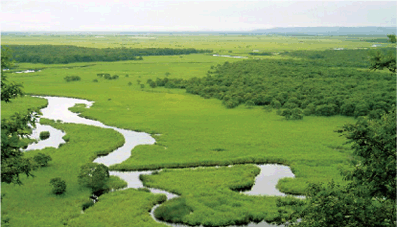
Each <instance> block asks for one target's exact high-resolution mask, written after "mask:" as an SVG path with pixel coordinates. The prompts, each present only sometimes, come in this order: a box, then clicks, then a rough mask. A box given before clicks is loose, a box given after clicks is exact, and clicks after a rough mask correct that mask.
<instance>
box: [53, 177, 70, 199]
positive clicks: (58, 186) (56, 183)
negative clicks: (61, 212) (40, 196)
mask: <svg viewBox="0 0 397 227" xmlns="http://www.w3.org/2000/svg"><path fill="white" fill-rule="evenodd" d="M50 184H51V185H52V193H54V194H55V195H61V194H63V193H65V191H66V182H65V181H64V180H62V179H61V178H59V177H57V178H52V179H51V180H50Z"/></svg>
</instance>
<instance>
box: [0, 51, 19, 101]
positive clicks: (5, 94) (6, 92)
mask: <svg viewBox="0 0 397 227" xmlns="http://www.w3.org/2000/svg"><path fill="white" fill-rule="evenodd" d="M12 66H13V61H12V53H11V50H10V49H9V48H7V47H3V46H2V47H1V72H0V73H1V101H4V102H10V99H13V98H16V97H18V96H23V95H24V93H23V91H22V85H21V84H17V83H14V82H7V77H6V76H5V75H4V74H5V73H6V72H5V71H4V70H7V69H10V68H11V67H12Z"/></svg>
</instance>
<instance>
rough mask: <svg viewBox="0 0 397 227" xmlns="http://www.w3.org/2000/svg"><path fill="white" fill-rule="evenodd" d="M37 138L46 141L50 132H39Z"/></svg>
mask: <svg viewBox="0 0 397 227" xmlns="http://www.w3.org/2000/svg"><path fill="white" fill-rule="evenodd" d="M39 137H40V139H41V140H45V139H48V138H50V132H49V131H43V132H40V135H39Z"/></svg>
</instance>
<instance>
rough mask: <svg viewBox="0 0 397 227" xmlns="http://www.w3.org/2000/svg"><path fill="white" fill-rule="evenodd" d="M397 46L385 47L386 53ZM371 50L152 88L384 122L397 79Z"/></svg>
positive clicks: (215, 71)
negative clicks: (380, 68)
mask: <svg viewBox="0 0 397 227" xmlns="http://www.w3.org/2000/svg"><path fill="white" fill-rule="evenodd" d="M389 51H392V52H393V53H392V54H394V55H395V51H396V50H395V48H392V49H384V50H382V52H385V53H387V52H389ZM369 53H370V51H368V50H345V51H295V52H290V53H284V54H285V55H289V56H294V57H298V58H299V59H302V60H279V59H268V60H244V61H238V62H234V63H229V62H226V63H225V64H223V65H217V66H212V67H211V70H210V71H208V74H207V76H206V77H203V78H192V79H189V80H183V79H174V78H164V79H160V78H157V80H156V81H153V80H149V81H148V84H149V85H150V86H151V87H157V86H165V87H167V88H184V89H186V92H187V93H191V94H197V95H200V96H202V97H204V98H216V99H220V100H222V101H223V104H224V105H225V106H226V107H227V108H234V107H236V106H238V105H240V104H245V105H246V106H254V105H258V106H272V107H273V108H276V109H280V111H281V114H282V115H286V116H287V117H288V116H290V115H291V114H293V113H294V112H296V113H299V114H298V115H297V117H299V118H301V117H302V113H303V114H304V115H319V116H332V115H345V116H355V117H358V116H365V115H370V116H371V117H372V118H379V117H380V116H381V115H382V114H383V113H385V112H387V111H388V110H390V108H392V106H393V105H395V100H396V77H395V75H393V74H392V75H390V74H389V73H378V72H374V71H370V70H369V69H368V68H369V59H368V58H369V55H368V54H369Z"/></svg>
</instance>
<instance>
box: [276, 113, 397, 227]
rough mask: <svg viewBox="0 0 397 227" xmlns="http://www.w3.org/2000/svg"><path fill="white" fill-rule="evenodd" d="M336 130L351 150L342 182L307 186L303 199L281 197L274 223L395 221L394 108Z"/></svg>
mask: <svg viewBox="0 0 397 227" xmlns="http://www.w3.org/2000/svg"><path fill="white" fill-rule="evenodd" d="M342 132H343V133H344V135H345V136H346V138H347V139H349V140H350V142H351V143H352V148H353V149H354V160H353V163H354V164H355V165H354V168H353V169H352V170H350V171H348V172H347V173H345V176H346V178H345V179H346V180H349V181H348V184H347V185H346V186H339V185H336V184H334V183H333V182H330V183H329V184H328V186H323V185H322V184H313V185H310V187H309V190H308V192H307V194H306V197H307V201H306V202H304V203H302V202H296V201H294V200H291V199H281V200H280V202H279V204H278V205H279V206H280V207H281V209H280V210H279V216H278V217H277V219H276V221H275V222H276V223H278V224H281V223H285V222H289V223H291V225H292V226H299V227H309V226H310V227H326V226H349V227H350V226H351V227H353V226H390V227H391V226H396V224H397V222H396V205H395V204H396V193H395V192H396V180H397V178H396V111H395V108H394V107H393V109H392V110H391V111H390V112H389V113H388V114H385V115H383V116H382V118H381V119H369V118H361V119H360V120H359V121H358V122H357V123H355V124H348V125H345V126H344V127H343V130H342ZM291 201H292V202H291ZM291 210H292V212H291ZM298 218H301V220H300V222H298V221H297V220H298Z"/></svg>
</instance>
